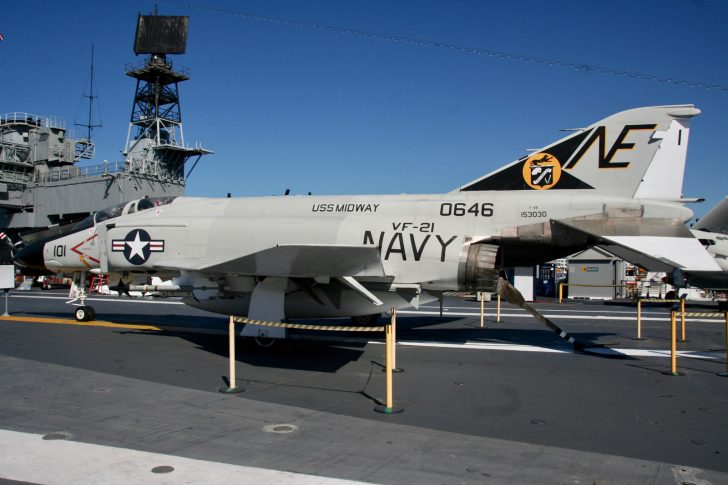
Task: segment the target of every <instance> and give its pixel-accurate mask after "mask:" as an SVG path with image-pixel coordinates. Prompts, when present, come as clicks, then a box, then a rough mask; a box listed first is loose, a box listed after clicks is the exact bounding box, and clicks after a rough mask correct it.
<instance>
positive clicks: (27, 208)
mask: <svg viewBox="0 0 728 485" xmlns="http://www.w3.org/2000/svg"><path fill="white" fill-rule="evenodd" d="M188 23H189V18H188V17H178V16H161V15H149V16H144V15H140V16H139V17H138V21H137V31H136V42H135V47H134V52H135V54H137V55H144V56H145V57H144V59H143V61H142V62H141V63H139V64H136V65H133V66H132V65H129V66H127V69H126V74H127V75H128V76H130V77H133V78H135V79H136V80H137V85H136V91H135V94H134V100H133V107H132V114H131V119H130V123H129V132H128V134H127V139H126V145H125V147H124V157H125V158H124V160H123V161H117V162H107V161H105V162H104V163H102V164H97V165H91V166H77V162H79V161H80V160H83V159H91V158H93V157H94V154H95V146H94V144H93V142H92V141H91V140H90V139H89V138H90V131H89V135H88V136H87V138H77V137H76V136H75V135H74V133H73V132H72V131H69V130H67V128H66V122H65V121H64V120H63V119H61V118H55V117H44V116H38V115H35V114H28V113H8V114H4V115H0V229H4V231H5V232H7V233H10V234H11V235H13V234H18V233H21V234H22V233H23V232H28V231H31V230H35V229H39V228H46V227H48V226H51V225H54V224H63V223H66V222H72V221H75V220H80V219H82V218H84V217H86V216H88V215H89V214H91V213H93V212H95V211H98V210H101V209H104V208H106V207H110V206H113V205H116V204H120V203H123V202H126V201H130V200H135V199H140V198H144V197H164V196H176V195H183V194H184V190H185V183H186V176H185V164H186V163H187V161H188V160H190V159H193V158H194V159H195V163H196V162H197V161H199V159H200V157H201V156H203V155H206V154H209V153H212V152H211V151H210V150H206V149H204V148H202V147H201V146H199V145H198V146H187V145H186V144H185V141H184V134H183V131H182V113H181V110H180V102H179V83H181V82H183V81H187V80H189V78H190V75H189V70H187V69H181V68H175V66H174V65H173V63H172V61H171V60H169V59H168V55H170V54H182V53H184V51H185V46H186V39H187V28H188ZM89 123H90V122H89Z"/></svg>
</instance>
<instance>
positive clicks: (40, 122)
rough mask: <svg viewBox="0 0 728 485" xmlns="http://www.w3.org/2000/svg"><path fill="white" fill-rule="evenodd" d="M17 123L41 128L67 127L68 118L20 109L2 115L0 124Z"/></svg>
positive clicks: (63, 128)
mask: <svg viewBox="0 0 728 485" xmlns="http://www.w3.org/2000/svg"><path fill="white" fill-rule="evenodd" d="M17 123H22V124H27V125H32V126H38V127H41V128H60V129H62V130H65V129H66V120H65V119H64V118H59V117H58V116H39V115H34V114H31V113H23V112H20V111H14V112H12V113H5V114H3V115H0V125H6V124H17Z"/></svg>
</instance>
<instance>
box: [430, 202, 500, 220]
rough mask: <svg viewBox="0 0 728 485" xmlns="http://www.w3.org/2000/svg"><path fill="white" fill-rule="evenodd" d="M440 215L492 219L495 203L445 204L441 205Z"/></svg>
mask: <svg viewBox="0 0 728 485" xmlns="http://www.w3.org/2000/svg"><path fill="white" fill-rule="evenodd" d="M440 215H441V216H458V217H460V216H468V215H471V216H480V217H492V216H493V203H492V202H476V203H474V204H468V203H465V202H455V203H452V202H443V203H442V204H440Z"/></svg>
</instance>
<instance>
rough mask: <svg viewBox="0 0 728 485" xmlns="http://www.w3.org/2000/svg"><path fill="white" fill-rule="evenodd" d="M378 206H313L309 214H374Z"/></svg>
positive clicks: (362, 204)
mask: <svg viewBox="0 0 728 485" xmlns="http://www.w3.org/2000/svg"><path fill="white" fill-rule="evenodd" d="M378 208H379V204H367V203H358V204H354V203H348V204H314V205H313V206H311V212H370V213H375V212H377V209H378Z"/></svg>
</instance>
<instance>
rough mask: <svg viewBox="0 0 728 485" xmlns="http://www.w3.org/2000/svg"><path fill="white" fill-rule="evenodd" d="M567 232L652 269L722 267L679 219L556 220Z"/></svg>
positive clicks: (715, 269) (661, 270) (690, 269)
mask: <svg viewBox="0 0 728 485" xmlns="http://www.w3.org/2000/svg"><path fill="white" fill-rule="evenodd" d="M553 222H554V224H556V225H557V226H560V228H561V229H563V230H565V231H567V232H568V231H576V232H578V233H581V234H582V235H586V236H587V237H588V239H589V241H590V243H591V244H593V245H595V246H599V247H601V248H604V249H605V250H606V251H609V252H610V253H612V254H614V255H615V256H618V257H620V258H622V259H625V260H627V261H629V262H631V263H633V264H636V265H638V266H641V267H643V268H645V269H647V270H649V271H657V272H666V273H669V272H672V271H673V270H675V269H679V270H682V271H721V268H720V266H718V264H717V263H716V262H715V260H714V259H713V257H712V256H711V255H710V254H709V253H708V252H707V251H706V250H705V248H704V247H703V246H702V244H700V241H698V240H697V239H696V238H695V237H693V235H692V233H691V232H690V231H689V230H688V229H687V228H686V227H685V225H684V224H682V223H680V222H679V221H674V220H668V219H649V220H641V221H639V223H637V224H635V223H634V222H629V221H620V220H609V219H568V220H556V221H553Z"/></svg>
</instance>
